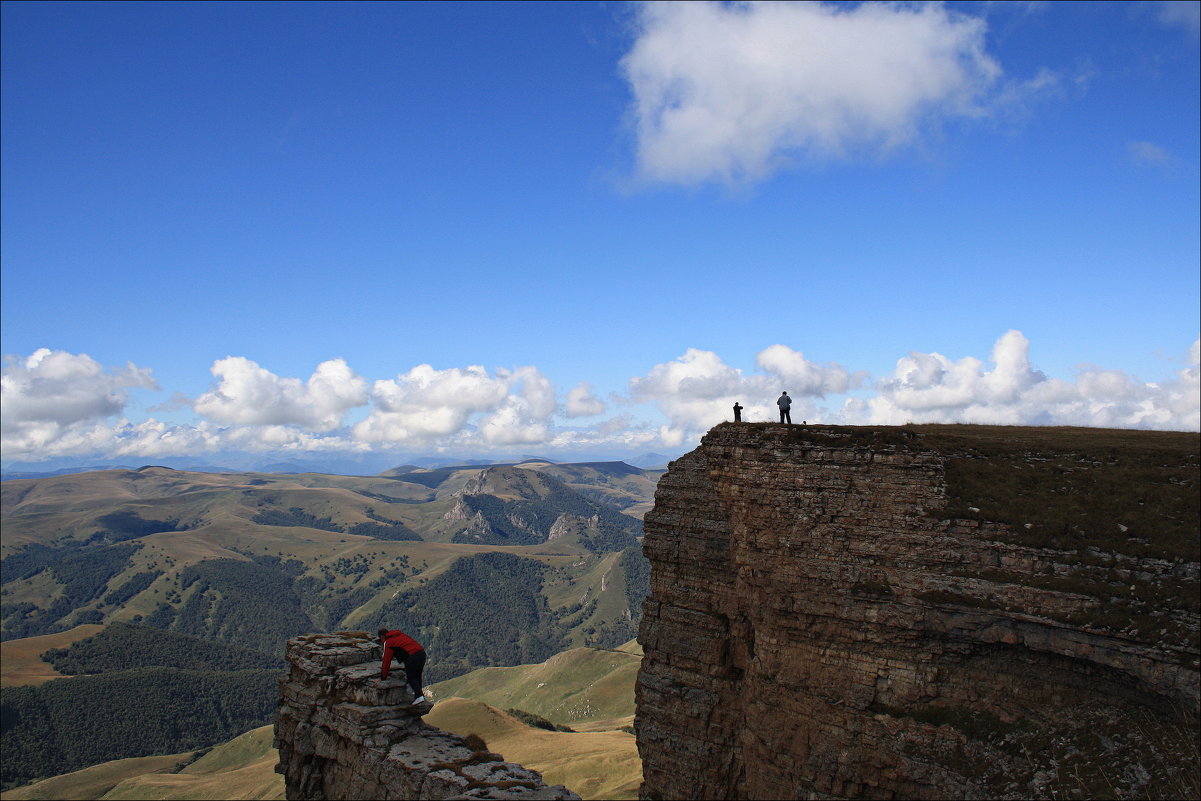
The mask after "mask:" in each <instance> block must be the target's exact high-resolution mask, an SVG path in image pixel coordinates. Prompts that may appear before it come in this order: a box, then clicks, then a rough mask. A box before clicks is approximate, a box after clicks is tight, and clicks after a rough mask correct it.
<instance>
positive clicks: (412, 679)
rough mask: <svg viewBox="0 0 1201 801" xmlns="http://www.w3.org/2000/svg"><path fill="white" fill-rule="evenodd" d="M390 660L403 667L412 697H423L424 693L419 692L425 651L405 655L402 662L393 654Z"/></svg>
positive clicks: (398, 655)
mask: <svg viewBox="0 0 1201 801" xmlns="http://www.w3.org/2000/svg"><path fill="white" fill-rule="evenodd" d="M392 658H393V659H395V660H396V661H397V662H400V663H401V664H402V665H404V669H405V679H406V680H407V681H408V682H409V687H410V689H412V690H413V697H414V698H417V697H419V696H422V695H424V694H425V693H423V692H422V691H421V672H422V671H423V670H425V651H418V652H417V653H415V654H405V658H404V661H401V659H400V654H395V655H394V656H393V657H392Z"/></svg>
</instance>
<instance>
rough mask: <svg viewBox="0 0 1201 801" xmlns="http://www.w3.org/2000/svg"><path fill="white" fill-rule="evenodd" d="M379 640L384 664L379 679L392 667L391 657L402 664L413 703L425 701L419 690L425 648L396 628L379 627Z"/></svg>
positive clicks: (386, 675) (383, 677)
mask: <svg viewBox="0 0 1201 801" xmlns="http://www.w3.org/2000/svg"><path fill="white" fill-rule="evenodd" d="M379 641H380V642H381V643H382V644H383V646H384V664H383V665H381V666H380V671H379V677H380V680H381V681H382V680H384V679H386V678H388V671H389V670H390V669H391V668H392V659H393V658H395V659H396V661H397V662H399V663H400V664H401V665H403V666H404V669H405V678H406V679H408V682H409V687H410V688H411V689H412V690H413V703H414V704H423V703H425V695H424V694H423V693H422V692H421V671H423V670H425V649H424V648H422V647H421V643H419V642H417V641H416V640H414V639H413V638H412V637H410V636H409V635H407V634H405V633H404V632H403V631H399V630H397V629H380V630H379Z"/></svg>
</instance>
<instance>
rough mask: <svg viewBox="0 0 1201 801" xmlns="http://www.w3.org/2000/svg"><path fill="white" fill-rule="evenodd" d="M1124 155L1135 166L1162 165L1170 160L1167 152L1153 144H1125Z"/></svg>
mask: <svg viewBox="0 0 1201 801" xmlns="http://www.w3.org/2000/svg"><path fill="white" fill-rule="evenodd" d="M1126 153H1127V154H1128V155H1129V156H1130V159H1131V160H1132V161H1134V162H1135V163H1136V164H1153V165H1163V164H1167V163H1169V162H1170V161H1171V160H1172V157H1171V155H1169V154H1168V151H1166V150H1164V149H1163V148H1162V147H1160V146H1159V145H1157V144H1155V143H1154V142H1127V143H1126Z"/></svg>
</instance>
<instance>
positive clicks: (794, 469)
mask: <svg viewBox="0 0 1201 801" xmlns="http://www.w3.org/2000/svg"><path fill="white" fill-rule="evenodd" d="M1171 437H1174V439H1172V438H1171ZM1198 442H1199V438H1198V437H1197V436H1196V435H1192V434H1173V435H1170V437H1169V435H1163V434H1153V433H1151V432H1088V431H1084V430H1070V429H1069V430H1056V429H1047V430H1035V429H1003V428H983V427H970V426H960V427H929V426H917V427H909V428H904V429H901V428H893V429H877V430H872V429H861V428H820V429H818V428H808V427H803V426H780V425H775V424H747V423H743V424H723V425H720V426H718V427H716V428H715V429H713V430H712V431H710V432H709V434H708V435H707V436H706V437H705V438H704V440H703V441H702V444H701V446H700V447H699V448H698V449H696V450H695V451H693V452H691V453H689V454H687V455H686V456H684V457H682V458H681V459H679V460H677V461H676V462H674V463H672V465H671V467H670V470H669V472H668V473H667V474H666V475H665V476H664V477H663V478H662V479H661V480H660V483H659V488H658V492H657V494H656V500H655V508H654V510H653V511H652V512H650V513H648V514H647V516H646V519H645V530H646V539H645V543H644V549H645V552H646V555H647V557H648V558H649V559H650V561H651V565H652V572H651V597H650V598H649V599H648V600H647V602H646V604H645V612H644V617H643V622H642V628H641V633H640V637H639V640H640V642H641V644H642V646H643V648H644V649H645V652H646V655H645V658H644V660H643V663H642V668H641V672H640V674H639V677H638V683H637V704H638V714H637V721H636V730H637V736H638V746H639V751H640V753H641V757H642V761H643V771H644V783H643V786H642V791H641V794H642V797H643V798H647V799H658V798H731V799H739V798H897V797H901V798H1005V797H1007V798H1027V797H1032V796H1034V797H1058V798H1071V797H1078V798H1088V797H1132V796H1137V797H1197V794H1198V793H1197V790H1198V775H1197V774H1198V750H1197V735H1198V703H1199V696H1201V692H1199V681H1198V675H1199V674H1198V668H1199V665H1201V661H1199V650H1198V629H1199V626H1198V596H1199V590H1198V574H1199V565H1198V558H1197V526H1198V522H1197V500H1196V497H1197V487H1198V482H1197V478H1198V462H1197V453H1198V450H1199V449H1198Z"/></svg>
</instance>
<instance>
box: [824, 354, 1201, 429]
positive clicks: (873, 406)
mask: <svg viewBox="0 0 1201 801" xmlns="http://www.w3.org/2000/svg"><path fill="white" fill-rule="evenodd" d="M1199 343H1201V340H1199V341H1198V342H1194V343H1193V345H1192V347H1191V348H1190V350H1189V356H1188V359H1189V365H1188V366H1187V367H1186V368H1185V369H1183V370H1180V371H1178V372H1177V373H1176V375H1175V376H1174V377H1172V378H1170V379H1168V380H1166V381H1163V382H1157V383H1145V382H1142V381H1140V380H1138V379H1137V378H1135V377H1133V376H1130V375H1128V374H1126V373H1123V372H1121V371H1118V370H1105V369H1102V368H1099V367H1092V366H1085V367H1081V368H1080V369H1078V371H1077V373H1076V375H1075V377H1074V380H1072V381H1065V380H1062V379H1057V378H1048V377H1047V376H1045V375H1044V374H1043V373H1041V372H1039V371H1038V370H1035V369H1034V368H1033V367H1032V366H1031V364H1030V358H1029V350H1030V345H1029V342H1028V341H1027V340H1026V338H1025V337H1024V336H1022V334H1021V333H1020V332H1018V331H1009V332H1007V333H1006V334H1005V335H1004V336H1002V337H1001V338H1000V339H998V340H997V343H996V345H995V346H994V348H993V352H992V368H991V369H987V368H986V366H985V364H984V363H983V362H982V361H980V360H979V359H976V358H973V357H970V356H968V357H965V358H963V359H960V360H959V361H952V360H950V359H948V358H947V357H945V356H943V355H942V354H939V353H928V354H927V353H910V354H909V355H908V356H906V357H904V358H902V359H899V360H898V361H897V367H896V370H895V371H894V373H893V375H892V376H891V377H889V378H885V379H883V380H881V381H880V382H878V384H877V386H876V389H877V394H876V395H875V397H872V398H868V399H866V400H859V399H852V400H848V401H847V403H846V406H845V407H844V410H843V419H844V420H845V421H846V422H850V423H874V424H884V425H897V424H902V423H905V422H914V423H933V422H943V423H952V422H958V423H992V424H1004V425H1078V426H1095V427H1114V428H1153V429H1169V430H1190V431H1195V430H1198V429H1201V368H1199V367H1198V361H1199V357H1201V354H1199V351H1201V344H1199Z"/></svg>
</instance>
